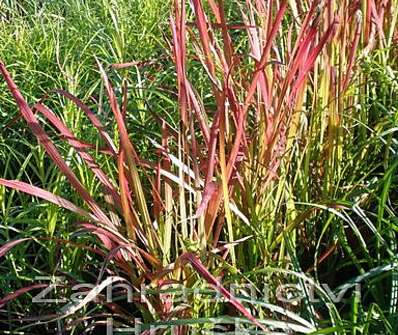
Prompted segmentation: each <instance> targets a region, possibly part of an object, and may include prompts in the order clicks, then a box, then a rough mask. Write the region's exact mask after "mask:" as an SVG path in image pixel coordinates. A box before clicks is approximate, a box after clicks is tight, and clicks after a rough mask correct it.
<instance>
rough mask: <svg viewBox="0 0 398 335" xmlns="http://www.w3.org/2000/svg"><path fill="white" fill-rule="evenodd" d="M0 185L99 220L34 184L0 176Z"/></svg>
mask: <svg viewBox="0 0 398 335" xmlns="http://www.w3.org/2000/svg"><path fill="white" fill-rule="evenodd" d="M0 185H3V186H6V187H9V188H12V189H14V190H17V191H20V192H24V193H27V194H30V195H33V196H34V197H38V198H41V199H44V200H46V201H48V202H51V203H53V204H55V205H58V206H60V207H63V208H65V209H68V210H70V211H71V212H74V213H76V214H79V215H82V216H84V217H86V218H90V219H92V220H95V221H98V220H99V219H98V218H97V217H96V216H93V215H92V214H91V213H89V212H87V211H85V210H84V209H81V208H80V207H78V206H76V205H75V204H73V203H72V202H70V201H69V200H66V199H64V198H62V197H60V196H58V195H55V194H54V193H51V192H48V191H46V190H43V189H41V188H40V187H36V186H33V185H30V184H28V183H24V182H23V181H19V180H6V179H2V178H0Z"/></svg>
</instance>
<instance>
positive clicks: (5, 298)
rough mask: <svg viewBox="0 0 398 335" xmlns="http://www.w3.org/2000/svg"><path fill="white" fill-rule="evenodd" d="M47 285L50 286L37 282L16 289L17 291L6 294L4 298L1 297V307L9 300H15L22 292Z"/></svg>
mask: <svg viewBox="0 0 398 335" xmlns="http://www.w3.org/2000/svg"><path fill="white" fill-rule="evenodd" d="M45 287H48V284H35V285H31V286H27V287H23V288H20V289H19V290H16V291H15V292H13V293H10V294H8V295H6V296H5V297H4V298H3V299H0V308H2V307H3V306H4V305H5V304H7V303H8V302H10V301H12V300H15V299H16V298H18V297H19V296H21V295H22V294H25V293H27V292H30V291H33V290H36V289H38V288H45Z"/></svg>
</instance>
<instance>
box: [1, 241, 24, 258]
mask: <svg viewBox="0 0 398 335" xmlns="http://www.w3.org/2000/svg"><path fill="white" fill-rule="evenodd" d="M29 240H31V238H21V239H19V240H15V241H11V242H8V243H6V244H3V245H2V246H1V247H0V257H3V256H4V255H5V254H6V253H7V252H9V251H10V250H11V249H12V248H14V247H15V246H16V245H18V244H20V243H22V242H25V241H29Z"/></svg>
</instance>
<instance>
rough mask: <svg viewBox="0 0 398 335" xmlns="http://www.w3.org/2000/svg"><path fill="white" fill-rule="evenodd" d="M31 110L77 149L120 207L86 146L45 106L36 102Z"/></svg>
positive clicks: (113, 191) (114, 192)
mask: <svg viewBox="0 0 398 335" xmlns="http://www.w3.org/2000/svg"><path fill="white" fill-rule="evenodd" d="M32 110H37V111H39V112H40V113H42V114H43V115H44V117H46V118H47V119H48V120H49V121H50V122H51V123H52V124H53V125H54V126H55V127H56V128H57V129H58V130H59V131H60V132H61V135H62V136H63V137H65V138H66V140H67V141H68V142H69V144H70V145H71V146H72V147H73V148H74V149H75V150H76V151H77V153H78V154H79V155H80V157H81V158H82V159H83V160H84V161H85V162H86V164H87V166H88V167H89V168H90V170H91V171H92V172H93V173H94V174H95V176H96V177H97V178H98V180H99V181H100V182H101V183H102V185H103V186H104V188H105V190H106V191H107V192H108V193H109V194H110V195H111V196H112V198H113V200H114V202H115V203H116V205H117V206H118V207H119V208H121V202H120V196H119V195H118V193H117V192H116V189H115V187H114V186H113V185H112V183H111V181H110V180H109V178H108V176H107V175H106V174H105V173H104V171H102V170H101V168H100V167H99V166H98V164H97V163H96V162H95V160H94V158H93V157H92V156H91V155H90V154H89V153H88V152H86V148H85V147H84V146H82V145H81V143H80V141H79V140H78V139H77V138H76V137H75V136H74V135H73V133H72V132H71V131H70V130H69V129H68V127H66V126H65V124H64V123H63V122H62V121H61V120H60V119H59V118H58V117H57V116H56V115H55V114H54V113H53V112H52V111H51V110H50V109H48V108H47V107H46V106H44V105H43V104H41V103H37V104H35V105H34V106H33V107H32Z"/></svg>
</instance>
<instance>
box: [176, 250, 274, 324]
mask: <svg viewBox="0 0 398 335" xmlns="http://www.w3.org/2000/svg"><path fill="white" fill-rule="evenodd" d="M179 261H180V262H181V265H184V264H185V263H186V262H189V263H190V264H191V265H192V267H193V268H194V269H195V270H196V271H197V272H198V273H199V274H200V276H201V277H203V279H205V280H206V281H207V282H208V283H209V284H211V285H213V286H214V289H216V290H217V291H218V292H219V293H221V294H222V295H223V296H224V297H225V298H226V299H227V301H228V302H229V303H230V304H231V305H232V306H234V307H235V308H236V309H237V310H238V311H240V312H241V313H242V314H243V315H244V316H245V317H246V318H248V319H249V320H250V321H251V322H253V323H254V324H255V325H256V326H257V327H259V328H260V329H262V330H263V331H265V332H267V331H268V329H267V328H266V327H265V326H264V325H262V324H261V323H260V322H259V321H258V320H257V319H256V318H255V317H254V316H253V315H252V314H251V313H250V312H249V311H248V310H247V309H246V308H245V306H243V304H242V303H241V302H240V301H239V300H238V299H236V298H235V297H234V296H233V295H232V294H231V293H230V292H229V291H228V290H227V289H225V288H224V286H222V285H221V283H220V281H218V280H217V278H215V277H214V276H213V275H212V274H211V273H210V272H209V271H208V270H207V269H206V268H205V267H204V265H203V264H202V262H201V261H200V260H199V258H197V257H196V256H195V255H194V254H192V253H185V254H183V255H182V256H181V257H180V258H179Z"/></svg>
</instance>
